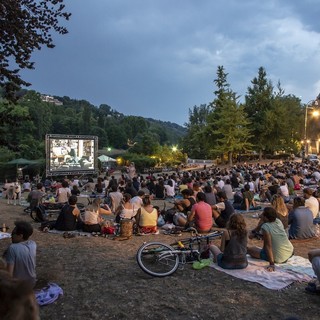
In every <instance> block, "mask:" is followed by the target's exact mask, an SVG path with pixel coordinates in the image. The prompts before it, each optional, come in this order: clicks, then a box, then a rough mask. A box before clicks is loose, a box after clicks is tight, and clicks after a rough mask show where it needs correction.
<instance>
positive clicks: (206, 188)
mask: <svg viewBox="0 0 320 320" xmlns="http://www.w3.org/2000/svg"><path fill="white" fill-rule="evenodd" d="M204 192H205V193H211V192H212V188H211V186H210V185H208V184H207V185H205V186H204Z"/></svg>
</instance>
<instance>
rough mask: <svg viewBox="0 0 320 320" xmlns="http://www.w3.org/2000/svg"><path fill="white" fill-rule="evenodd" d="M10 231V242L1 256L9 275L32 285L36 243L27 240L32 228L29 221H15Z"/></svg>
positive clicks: (33, 281) (34, 278) (34, 271)
mask: <svg viewBox="0 0 320 320" xmlns="http://www.w3.org/2000/svg"><path fill="white" fill-rule="evenodd" d="M14 224H15V227H14V229H13V230H12V233H11V241H12V244H11V245H9V247H8V248H7V250H6V251H5V253H4V255H3V257H4V259H5V261H6V264H7V268H6V269H7V271H8V272H9V274H10V276H12V277H14V278H17V279H20V280H24V281H26V282H27V283H29V284H30V285H31V286H32V287H34V286H35V284H36V280H37V279H36V250H37V245H36V243H35V242H34V241H33V240H29V238H30V236H31V235H32V233H33V228H32V226H31V224H30V223H29V222H26V221H16V222H15V223H14Z"/></svg>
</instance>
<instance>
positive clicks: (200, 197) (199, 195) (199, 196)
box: [197, 192, 206, 201]
mask: <svg viewBox="0 0 320 320" xmlns="http://www.w3.org/2000/svg"><path fill="white" fill-rule="evenodd" d="M197 200H198V201H206V195H205V194H204V193H203V192H198V193H197Z"/></svg>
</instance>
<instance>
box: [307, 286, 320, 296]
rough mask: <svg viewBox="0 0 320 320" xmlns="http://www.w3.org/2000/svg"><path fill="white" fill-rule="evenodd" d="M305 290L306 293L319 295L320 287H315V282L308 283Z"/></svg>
mask: <svg viewBox="0 0 320 320" xmlns="http://www.w3.org/2000/svg"><path fill="white" fill-rule="evenodd" d="M305 291H306V292H307V293H311V294H319V295H320V288H319V287H318V288H317V287H316V285H315V284H314V285H309V284H308V286H307V287H305Z"/></svg>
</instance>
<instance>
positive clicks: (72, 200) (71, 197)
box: [68, 195, 78, 206]
mask: <svg viewBox="0 0 320 320" xmlns="http://www.w3.org/2000/svg"><path fill="white" fill-rule="evenodd" d="M77 201H78V198H77V196H75V195H72V196H70V197H69V200H68V202H69V204H70V205H72V206H73V205H75V204H76V203H77Z"/></svg>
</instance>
